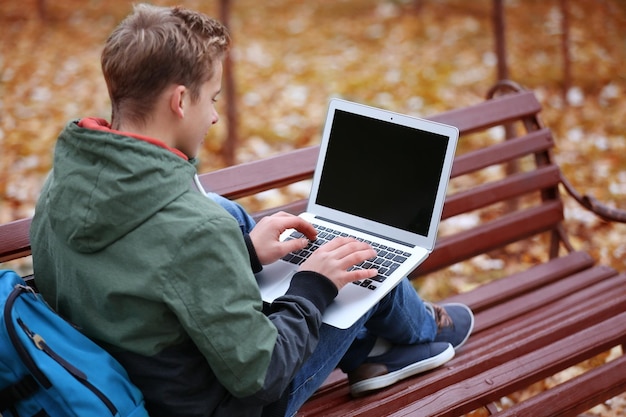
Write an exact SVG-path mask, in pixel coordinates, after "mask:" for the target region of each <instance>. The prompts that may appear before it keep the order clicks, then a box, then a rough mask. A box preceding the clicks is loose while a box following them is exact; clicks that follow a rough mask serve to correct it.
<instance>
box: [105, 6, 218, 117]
mask: <svg viewBox="0 0 626 417" xmlns="http://www.w3.org/2000/svg"><path fill="white" fill-rule="evenodd" d="M229 46H230V36H229V34H228V30H227V29H226V28H225V27H224V25H222V24H221V23H220V22H218V21H217V20H215V19H212V18H210V17H208V16H206V15H204V14H202V13H198V12H195V11H192V10H188V9H185V8H182V7H157V6H151V5H147V4H139V5H136V6H135V7H134V12H133V13H132V14H131V15H129V16H128V17H127V18H126V19H124V20H123V21H122V22H121V23H120V24H119V26H118V27H117V28H116V29H115V30H114V31H113V33H111V35H110V36H109V38H108V39H107V42H106V44H105V46H104V50H103V51H102V57H101V63H102V72H103V74H104V78H105V81H106V83H107V87H108V90H109V96H110V98H111V104H112V108H113V109H112V116H111V118H112V121H113V119H121V118H123V119H129V120H132V121H133V122H134V123H145V122H146V117H147V116H148V114H149V113H150V112H151V111H152V110H153V106H154V103H155V100H156V98H157V97H158V96H159V95H160V94H161V93H162V92H163V90H164V89H165V88H166V87H167V86H168V85H171V84H181V85H184V86H186V87H187V88H188V89H189V90H190V94H191V99H192V101H197V100H198V98H199V97H200V88H201V86H202V85H203V84H204V83H205V82H206V81H208V80H209V79H211V77H212V76H213V72H214V69H215V63H216V62H218V61H219V60H221V59H223V57H224V54H225V53H226V52H227V51H228V48H229Z"/></svg>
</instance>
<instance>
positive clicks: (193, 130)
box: [174, 61, 222, 158]
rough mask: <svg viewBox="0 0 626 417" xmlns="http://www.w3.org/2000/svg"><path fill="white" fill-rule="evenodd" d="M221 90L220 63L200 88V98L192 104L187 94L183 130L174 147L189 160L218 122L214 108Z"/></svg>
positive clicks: (219, 62)
mask: <svg viewBox="0 0 626 417" xmlns="http://www.w3.org/2000/svg"><path fill="white" fill-rule="evenodd" d="M221 89H222V63H221V61H218V62H217V63H216V64H215V70H214V74H213V77H212V78H211V79H210V80H209V81H207V82H205V83H204V84H203V85H202V87H201V88H200V98H199V99H198V101H196V102H192V101H191V98H190V96H189V93H188V92H187V97H186V98H185V107H186V108H185V117H184V123H183V129H182V130H181V131H180V132H179V135H178V137H177V138H176V142H175V144H174V147H175V148H177V149H178V150H180V151H181V152H183V153H184V154H185V155H187V156H188V157H189V158H195V157H196V156H197V155H198V152H199V151H200V146H201V145H202V143H203V142H204V139H205V138H206V135H207V133H208V131H209V128H210V127H211V126H212V125H214V124H215V123H217V122H218V120H219V115H218V114H217V109H216V108H215V103H216V101H217V96H218V95H219V93H220V91H221Z"/></svg>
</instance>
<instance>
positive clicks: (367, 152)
mask: <svg viewBox="0 0 626 417" xmlns="http://www.w3.org/2000/svg"><path fill="white" fill-rule="evenodd" d="M458 136H459V131H458V129H457V128H456V127H453V126H448V125H444V124H441V123H436V122H432V121H429V120H423V119H419V118H415V117H411V116H407V115H403V114H398V113H394V112H391V111H387V110H382V109H378V108H374V107H370V106H366V105H363V104H358V103H354V102H350V101H346V100H341V99H331V100H330V104H329V107H328V113H327V117H326V122H325V125H324V130H323V134H322V139H321V146H320V153H319V157H318V160H317V165H316V167H315V173H314V176H313V182H312V187H311V194H310V196H309V202H308V205H307V208H306V211H305V212H304V213H302V214H300V216H301V217H303V218H304V219H306V220H307V221H309V222H310V223H312V224H314V225H315V227H316V228H317V230H318V236H317V241H316V242H310V244H309V246H307V248H305V250H304V251H303V252H301V253H290V254H288V255H287V256H285V257H284V258H283V259H281V260H279V261H277V262H274V263H272V264H270V265H266V266H265V267H264V268H263V270H262V271H261V272H259V273H257V274H256V278H257V281H258V283H259V288H260V290H261V296H262V298H263V301H265V302H268V303H271V302H272V301H273V300H274V299H276V298H277V297H280V296H281V295H284V294H285V292H286V291H287V289H288V288H289V282H290V279H291V276H293V274H294V273H295V272H296V271H297V269H298V265H299V264H301V263H302V262H303V261H304V260H305V259H306V258H307V257H308V256H309V254H310V253H311V252H313V251H314V250H315V249H316V248H317V247H318V246H320V245H322V244H324V241H325V240H331V239H333V238H334V237H337V236H353V237H355V238H356V239H359V240H363V241H366V242H368V243H369V244H371V245H372V246H373V247H374V249H376V251H377V253H378V256H377V258H376V259H372V260H368V261H366V262H364V263H363V264H361V265H356V266H354V268H377V269H378V271H379V273H378V275H377V276H376V277H375V278H374V279H367V280H362V281H356V282H353V283H351V284H348V285H346V286H345V287H344V288H342V289H341V291H339V294H338V295H337V298H336V299H335V300H334V301H333V303H331V305H330V306H329V307H328V309H327V310H326V312H325V313H324V316H323V321H324V322H325V323H327V324H329V325H331V326H334V327H337V328H342V329H345V328H348V327H350V326H352V325H353V324H354V323H355V322H356V321H357V320H358V319H359V318H360V317H361V316H362V315H363V314H365V313H366V312H367V311H368V310H369V309H370V308H372V307H373V306H374V305H375V304H376V303H377V302H378V301H379V300H380V299H381V298H383V297H384V296H385V295H386V294H387V293H389V291H391V290H392V289H393V288H394V287H395V286H396V285H397V284H398V283H399V282H400V280H401V279H402V278H403V277H405V276H407V275H408V274H409V273H410V272H411V271H413V270H414V269H415V268H417V267H418V266H419V264H421V263H422V262H423V261H424V260H425V259H426V258H427V257H428V255H429V254H430V253H431V252H432V250H433V248H434V247H435V240H436V237H437V229H438V226H439V221H440V219H441V213H442V210H443V204H444V200H445V196H446V190H447V186H448V181H449V178H450V172H451V169H452V163H453V159H454V153H455V150H456V145H457V141H458ZM300 236H302V235H300V234H299V233H298V232H297V231H294V230H293V229H292V230H288V231H285V232H284V233H283V234H282V235H281V240H285V239H293V238H297V237H300ZM307 253H308V254H307Z"/></svg>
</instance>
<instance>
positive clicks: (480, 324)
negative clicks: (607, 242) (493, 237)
mask: <svg viewBox="0 0 626 417" xmlns="http://www.w3.org/2000/svg"><path fill="white" fill-rule="evenodd" d="M614 275H615V270H613V269H611V268H609V267H606V266H598V267H595V268H591V269H586V270H584V271H581V272H578V273H576V274H573V275H571V276H568V277H567V278H564V279H561V280H560V281H558V282H555V283H552V284H549V285H545V286H543V287H541V290H540V291H541V296H537V294H536V292H532V293H528V294H524V295H518V296H516V297H515V298H513V299H511V300H509V301H506V302H503V303H500V304H498V305H497V306H494V307H492V308H490V309H489V310H486V311H480V312H478V313H476V315H475V319H476V326H475V331H477V332H480V331H482V330H484V329H488V328H490V327H493V326H496V325H498V324H500V323H502V321H506V320H511V319H513V318H514V317H516V316H518V315H521V314H524V313H525V312H527V311H529V310H534V309H536V308H539V307H541V306H542V304H543V303H546V302H552V301H554V300H556V299H558V298H559V297H566V296H568V295H570V294H574V293H576V292H577V291H581V290H582V289H584V288H586V287H588V286H589V285H593V284H596V283H598V282H600V281H602V280H605V279H608V278H609V277H611V276H614Z"/></svg>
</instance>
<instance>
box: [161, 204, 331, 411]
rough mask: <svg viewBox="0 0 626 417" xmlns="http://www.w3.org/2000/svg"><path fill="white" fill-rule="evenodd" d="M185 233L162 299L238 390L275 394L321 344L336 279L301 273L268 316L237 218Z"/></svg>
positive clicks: (263, 397) (270, 398)
mask: <svg viewBox="0 0 626 417" xmlns="http://www.w3.org/2000/svg"><path fill="white" fill-rule="evenodd" d="M183 240H184V242H182V243H181V247H180V249H179V250H178V252H177V253H176V254H175V255H174V256H175V259H174V260H173V261H172V262H171V264H172V268H171V270H170V271H167V273H166V276H164V277H163V278H162V279H163V280H164V285H163V288H164V295H163V297H164V299H165V302H166V303H168V304H169V305H170V308H171V309H172V311H173V312H174V314H176V315H177V317H178V319H179V321H180V323H181V325H182V326H183V327H184V329H185V332H186V333H187V334H188V335H189V336H190V337H191V339H192V340H193V342H194V343H195V344H196V346H197V347H198V349H199V350H200V351H201V352H202V354H203V355H204V357H205V358H206V359H207V361H208V363H209V365H210V366H211V369H212V370H213V372H214V373H215V375H216V377H217V378H218V380H219V381H220V383H221V384H222V385H223V386H224V387H225V388H226V389H227V390H228V391H229V392H230V393H231V394H232V395H233V396H235V397H238V398H242V399H244V398H245V402H251V403H255V404H267V403H270V402H274V401H276V400H278V399H279V398H280V396H281V395H282V393H283V391H284V390H285V388H286V387H287V386H288V384H289V382H290V381H291V379H292V378H293V375H294V374H295V373H296V372H297V370H298V369H299V368H300V366H301V364H302V363H303V362H304V360H305V359H306V358H307V357H308V355H310V353H311V352H312V351H313V350H314V349H315V346H316V345H317V342H318V337H319V328H320V325H321V315H322V311H323V310H324V309H325V308H326V306H327V305H328V304H329V303H330V302H331V301H332V299H333V298H334V297H335V295H336V289H335V287H334V285H333V284H332V283H331V282H330V281H329V280H327V279H326V278H324V277H322V276H317V275H316V274H312V273H299V274H297V275H298V277H297V279H296V280H294V284H293V285H292V287H291V288H290V290H289V292H288V293H287V294H286V295H285V296H283V297H281V298H279V299H277V300H276V301H275V302H274V303H273V306H272V313H271V314H270V315H269V317H268V316H266V315H265V314H264V313H263V311H262V308H263V303H262V301H261V297H260V293H259V289H258V286H257V284H256V280H255V278H254V274H253V273H252V269H251V267H250V256H249V252H248V249H247V247H246V244H245V241H244V239H243V237H242V234H241V231H240V229H239V227H238V225H237V223H236V222H235V221H234V220H233V219H232V218H230V217H227V216H214V217H211V218H208V219H207V220H206V221H204V222H203V223H202V224H200V225H197V226H196V227H194V228H193V230H189V231H188V232H187V233H186V234H185V238H184V239H183ZM311 294H315V296H313V295H311Z"/></svg>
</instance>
